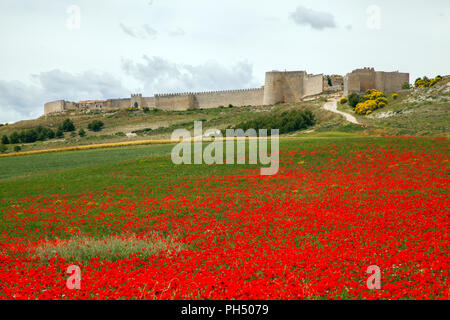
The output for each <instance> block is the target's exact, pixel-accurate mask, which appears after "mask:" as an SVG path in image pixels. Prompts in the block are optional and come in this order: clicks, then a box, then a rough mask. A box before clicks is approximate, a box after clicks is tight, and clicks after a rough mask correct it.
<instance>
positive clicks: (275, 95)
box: [264, 71, 324, 105]
mask: <svg viewBox="0 0 450 320" xmlns="http://www.w3.org/2000/svg"><path fill="white" fill-rule="evenodd" d="M323 90H324V85H323V75H308V74H307V73H306V71H285V72H282V71H272V72H267V73H266V83H265V85H264V104H265V105H273V104H277V103H280V102H282V103H295V102H299V101H301V100H302V99H303V98H304V97H306V96H312V95H316V94H320V93H322V92H323Z"/></svg>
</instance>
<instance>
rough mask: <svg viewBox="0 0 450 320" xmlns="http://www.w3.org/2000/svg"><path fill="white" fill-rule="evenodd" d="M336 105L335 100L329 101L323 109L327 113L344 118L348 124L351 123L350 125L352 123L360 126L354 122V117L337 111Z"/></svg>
mask: <svg viewBox="0 0 450 320" xmlns="http://www.w3.org/2000/svg"><path fill="white" fill-rule="evenodd" d="M337 103H338V101H337V100H332V101H329V102H327V103H325V105H324V106H323V108H324V109H325V110H328V111H331V112H334V113H337V114H340V115H341V116H344V117H345V119H346V120H347V121H348V122H351V123H354V124H360V123H359V122H358V120H356V118H355V117H354V116H352V115H351V114H348V113H345V112H342V111H339V110H338V109H337Z"/></svg>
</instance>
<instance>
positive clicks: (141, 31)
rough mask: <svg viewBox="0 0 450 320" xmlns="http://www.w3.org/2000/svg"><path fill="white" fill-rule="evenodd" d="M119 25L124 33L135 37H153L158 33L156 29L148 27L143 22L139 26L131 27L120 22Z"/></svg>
mask: <svg viewBox="0 0 450 320" xmlns="http://www.w3.org/2000/svg"><path fill="white" fill-rule="evenodd" d="M119 26H120V28H121V29H122V31H123V32H124V33H125V34H127V35H129V36H130V37H133V38H136V39H148V38H150V39H155V38H156V36H157V35H158V31H156V30H155V29H153V28H152V27H150V26H149V25H148V24H143V25H142V26H141V27H138V28H133V27H129V26H127V25H125V24H124V23H123V22H121V23H120V24H119Z"/></svg>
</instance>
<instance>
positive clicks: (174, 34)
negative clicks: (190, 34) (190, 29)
mask: <svg viewBox="0 0 450 320" xmlns="http://www.w3.org/2000/svg"><path fill="white" fill-rule="evenodd" d="M169 35H170V36H171V37H183V36H185V35H186V32H185V31H184V30H183V29H181V28H176V29H174V30H171V31H169Z"/></svg>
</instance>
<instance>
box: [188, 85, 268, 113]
mask: <svg viewBox="0 0 450 320" xmlns="http://www.w3.org/2000/svg"><path fill="white" fill-rule="evenodd" d="M263 100H264V89H262V88H259V89H247V90H229V91H213V92H199V93H195V94H194V108H196V109H212V108H219V107H226V106H228V105H230V104H232V105H233V106H236V107H242V106H260V105H262V104H263V102H264V101H263Z"/></svg>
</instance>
